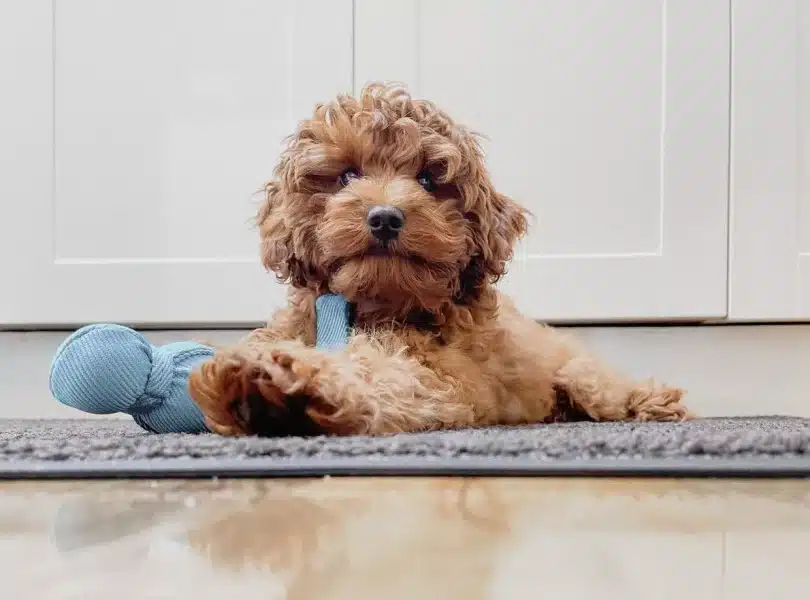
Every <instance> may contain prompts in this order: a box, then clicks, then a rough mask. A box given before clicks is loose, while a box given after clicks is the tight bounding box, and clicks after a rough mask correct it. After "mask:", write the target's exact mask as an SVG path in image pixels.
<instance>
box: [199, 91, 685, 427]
mask: <svg viewBox="0 0 810 600" xmlns="http://www.w3.org/2000/svg"><path fill="white" fill-rule="evenodd" d="M351 169H354V170H355V171H354V172H352V171H348V173H349V175H352V177H349V176H348V175H346V176H344V177H342V175H344V174H345V173H347V170H351ZM375 206H388V207H395V208H397V209H399V210H400V211H401V214H402V215H403V216H404V226H403V227H402V229H401V231H400V232H399V235H398V236H397V237H396V238H395V239H393V240H391V241H389V242H381V241H378V240H377V239H376V238H375V237H374V236H373V235H372V233H371V232H370V229H369V227H368V225H367V222H366V217H367V215H368V212H369V210H370V209H371V208H372V207H375ZM527 216H528V213H527V211H526V210H525V209H524V208H522V207H521V206H520V205H518V204H517V203H516V202H515V201H513V200H512V199H511V198H508V197H506V196H504V195H503V194H501V193H499V192H497V191H496V190H495V188H494V187H493V184H492V182H491V180H490V177H489V174H488V172H487V170H486V167H485V164H484V159H483V154H482V152H481V149H480V146H479V143H478V140H477V138H476V136H475V135H474V134H473V133H471V132H470V131H468V130H467V129H466V128H464V127H463V126H461V125H459V124H457V123H455V122H454V121H453V120H452V119H451V118H450V117H449V116H448V115H447V114H445V113H444V112H443V111H441V110H440V109H439V108H437V107H436V106H435V105H434V104H432V103H431V102H428V101H425V100H416V99H413V98H412V97H411V96H410V95H409V94H408V92H407V91H406V90H405V88H403V87H401V86H397V85H389V84H382V83H375V84H371V85H369V86H368V87H366V88H365V89H364V90H363V92H362V94H361V95H360V96H359V98H354V97H351V96H339V97H338V98H337V99H335V100H333V101H332V102H329V103H328V104H323V105H319V106H317V107H316V109H315V112H314V114H313V116H312V118H310V119H308V120H305V121H303V122H302V123H301V124H300V126H299V128H298V130H297V132H296V133H295V134H294V135H293V136H292V137H291V138H290V139H289V143H288V146H287V148H286V150H285V151H284V153H283V154H282V157H281V161H280V162H279V164H278V166H277V167H276V170H275V177H274V179H273V180H272V181H270V182H269V183H268V184H267V186H266V198H265V201H264V203H263V205H262V207H261V209H260V211H259V215H258V223H259V229H260V234H261V255H262V261H263V263H264V265H265V266H266V267H267V269H268V270H270V271H272V272H274V273H275V274H276V276H277V277H278V278H279V280H280V281H282V282H286V283H289V284H290V286H291V288H290V300H289V305H288V307H287V308H285V309H283V310H281V311H280V312H279V313H277V314H276V315H274V317H273V318H272V319H271V321H270V322H269V323H268V324H267V326H266V327H264V328H261V329H257V330H256V331H254V332H252V333H251V335H250V336H248V338H247V339H246V340H245V341H244V342H243V343H242V344H239V345H236V346H234V347H232V348H226V349H222V350H221V351H219V352H217V354H216V355H215V356H214V357H213V358H212V359H211V360H210V361H208V362H206V363H204V364H203V365H202V367H201V368H200V369H198V370H197V371H195V372H194V373H193V374H192V376H191V379H190V390H191V394H192V396H193V398H194V399H195V400H196V401H197V403H198V404H199V405H200V407H201V408H202V410H203V412H204V414H205V415H206V419H207V422H208V424H209V426H210V427H211V428H212V429H213V430H214V431H217V432H219V433H222V434H228V435H240V434H259V435H309V434H314V433H330V434H340V435H349V434H357V433H366V434H385V433H395V432H401V431H420V430H433V429H440V428H450V427H465V426H484V425H494V424H519V423H533V422H542V421H553V420H568V419H572V418H587V419H593V420H628V419H633V420H680V419H684V418H688V417H689V413H688V411H687V409H686V408H685V407H684V406H683V405H682V404H681V402H680V400H681V395H682V392H681V390H679V389H675V388H669V387H665V386H662V385H659V384H657V383H655V382H646V383H636V382H633V381H630V380H628V379H626V378H625V377H623V376H621V375H619V374H616V373H614V372H613V371H612V370H610V369H609V368H608V367H607V366H605V365H604V364H602V363H601V362H600V361H599V360H598V359H597V358H596V357H594V356H592V355H590V354H589V353H588V352H587V351H586V350H585V349H583V348H582V347H580V345H579V344H578V343H577V342H576V341H575V340H574V339H572V338H570V337H568V336H566V335H565V334H564V333H563V332H561V331H560V330H557V329H553V328H551V327H548V326H544V325H541V324H537V323H535V322H534V321H532V320H530V319H528V318H527V317H525V316H523V315H521V314H519V313H518V311H517V310H516V309H515V307H514V305H513V304H512V303H511V302H510V301H509V300H508V298H506V297H504V296H502V295H501V294H500V293H499V292H498V291H497V290H496V288H495V286H494V284H495V283H496V282H497V281H498V279H499V278H500V277H501V276H502V275H503V274H504V272H505V269H506V265H507V263H508V261H509V260H510V259H511V257H512V250H513V247H514V245H515V243H516V241H517V240H518V239H519V238H520V237H521V236H522V235H523V234H524V233H525V232H526V228H527ZM327 291H330V292H334V293H339V294H343V295H344V296H345V297H346V298H347V299H348V300H349V301H350V302H352V303H353V305H354V306H355V307H356V313H355V315H356V322H355V330H354V333H353V335H352V336H351V338H350V340H349V344H348V346H347V347H346V348H345V349H343V350H341V351H339V352H336V353H326V352H323V351H321V350H318V349H315V348H314V347H313V346H314V339H315V311H314V301H315V298H316V297H317V296H318V295H319V294H321V293H324V292H327Z"/></svg>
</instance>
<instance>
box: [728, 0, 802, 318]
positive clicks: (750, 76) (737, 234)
mask: <svg viewBox="0 0 810 600" xmlns="http://www.w3.org/2000/svg"><path fill="white" fill-rule="evenodd" d="M732 6H733V11H732V24H733V29H732V35H733V45H732V47H733V53H734V54H733V61H732V64H733V65H734V66H733V70H732V96H731V102H732V106H733V110H732V130H731V142H732V144H731V148H732V154H731V157H732V160H731V221H730V222H731V232H730V236H731V237H730V244H729V248H730V257H729V259H730V268H729V318H730V319H731V320H736V321H782V320H785V321H790V320H807V319H810V3H808V2H807V1H806V0H775V1H773V2H762V1H761V0H735V1H734V2H733V4H732Z"/></svg>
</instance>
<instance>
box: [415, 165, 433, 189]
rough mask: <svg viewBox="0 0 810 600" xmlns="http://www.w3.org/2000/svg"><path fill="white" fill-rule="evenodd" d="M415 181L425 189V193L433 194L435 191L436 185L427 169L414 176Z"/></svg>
mask: <svg viewBox="0 0 810 600" xmlns="http://www.w3.org/2000/svg"><path fill="white" fill-rule="evenodd" d="M416 181H417V182H418V183H419V185H421V186H422V187H423V188H425V191H426V192H433V191H435V190H436V183H435V182H434V181H433V175H431V173H430V171H428V170H427V169H422V170H421V171H419V173H417V174H416Z"/></svg>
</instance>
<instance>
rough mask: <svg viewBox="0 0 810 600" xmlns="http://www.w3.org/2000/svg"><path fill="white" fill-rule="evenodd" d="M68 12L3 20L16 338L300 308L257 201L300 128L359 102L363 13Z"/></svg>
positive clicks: (257, 3) (190, 7) (348, 7)
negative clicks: (81, 326)
mask: <svg viewBox="0 0 810 600" xmlns="http://www.w3.org/2000/svg"><path fill="white" fill-rule="evenodd" d="M53 9H54V11H55V13H54V14H53V15H51V14H50V10H51V2H45V1H41V0H19V1H13V2H3V3H2V4H0V48H3V52H0V68H2V73H3V78H4V79H5V77H6V73H7V72H11V74H12V79H11V85H4V86H3V87H4V91H3V94H2V95H0V120H2V121H0V122H2V124H3V126H4V127H3V135H2V136H0V156H2V158H3V166H4V175H3V177H2V183H0V185H1V186H2V188H0V190H2V193H3V198H2V204H1V205H0V223H2V224H3V225H2V227H3V230H4V233H5V230H6V229H8V233H9V234H10V235H9V236H3V238H4V239H3V240H0V248H1V249H2V254H0V270H1V271H2V273H3V279H4V284H5V285H4V286H3V287H4V291H3V294H2V296H1V297H0V323H3V324H32V323H33V324H39V323H47V324H51V323H54V324H61V323H65V324H74V323H84V322H89V321H101V320H109V321H120V322H127V323H206V324H208V323H234V322H245V321H248V322H258V321H262V320H263V319H265V318H266V316H267V315H268V314H269V312H270V311H271V310H272V308H273V307H274V306H276V305H278V304H279V303H280V302H281V301H283V292H282V289H281V287H280V286H279V285H278V284H276V283H275V281H274V278H273V277H272V276H268V275H267V274H265V273H264V271H263V270H262V268H261V267H260V264H259V260H258V237H257V234H256V231H255V229H254V228H253V227H252V223H251V219H252V218H253V216H254V214H255V210H256V206H257V202H258V200H259V197H258V196H257V191H258V190H259V189H260V188H261V186H262V184H263V183H264V181H266V180H267V179H268V178H269V177H270V176H271V173H272V169H273V167H274V166H275V164H276V162H277V160H278V155H279V150H280V148H281V142H282V139H283V138H284V136H286V135H288V134H290V133H291V132H292V131H293V130H294V128H295V125H296V123H297V121H298V120H299V119H300V118H302V117H305V116H307V115H309V114H310V113H311V111H312V109H313V107H314V105H315V103H316V102H318V101H321V100H323V99H324V98H329V97H332V96H333V95H334V94H336V93H338V92H345V91H350V90H351V87H352V2H351V0H277V1H266V0H116V1H115V2H110V1H109V0H69V1H65V2H54V3H53ZM3 12H8V13H10V14H9V15H4V14H3ZM6 16H8V17H9V18H4V17H6ZM51 19H53V27H52V26H51ZM6 30H7V31H6ZM52 31H53V38H51V34H52ZM9 35H10V37H7V36H9ZM52 82H53V88H52ZM9 92H10V93H11V97H10V98H9V96H8V94H9ZM7 128H8V129H9V130H10V131H11V134H12V135H11V137H10V138H9V137H7V136H6V129H7ZM9 164H10V165H11V169H12V170H11V178H10V179H8V176H7V175H6V174H5V171H6V169H5V167H7V166H8V165H9ZM8 282H14V283H13V285H12V286H9V287H10V288H11V289H9V288H7V287H6V285H7V284H8Z"/></svg>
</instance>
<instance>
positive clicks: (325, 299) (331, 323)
mask: <svg viewBox="0 0 810 600" xmlns="http://www.w3.org/2000/svg"><path fill="white" fill-rule="evenodd" d="M351 320H352V319H351V307H350V306H349V303H348V302H346V298H344V297H343V296H339V295H338V294H323V295H322V296H318V297H317V298H316V299H315V347H316V348H323V349H325V350H335V349H338V348H342V347H344V346H345V345H346V344H348V343H349V332H350V331H351V327H352V325H351Z"/></svg>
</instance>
